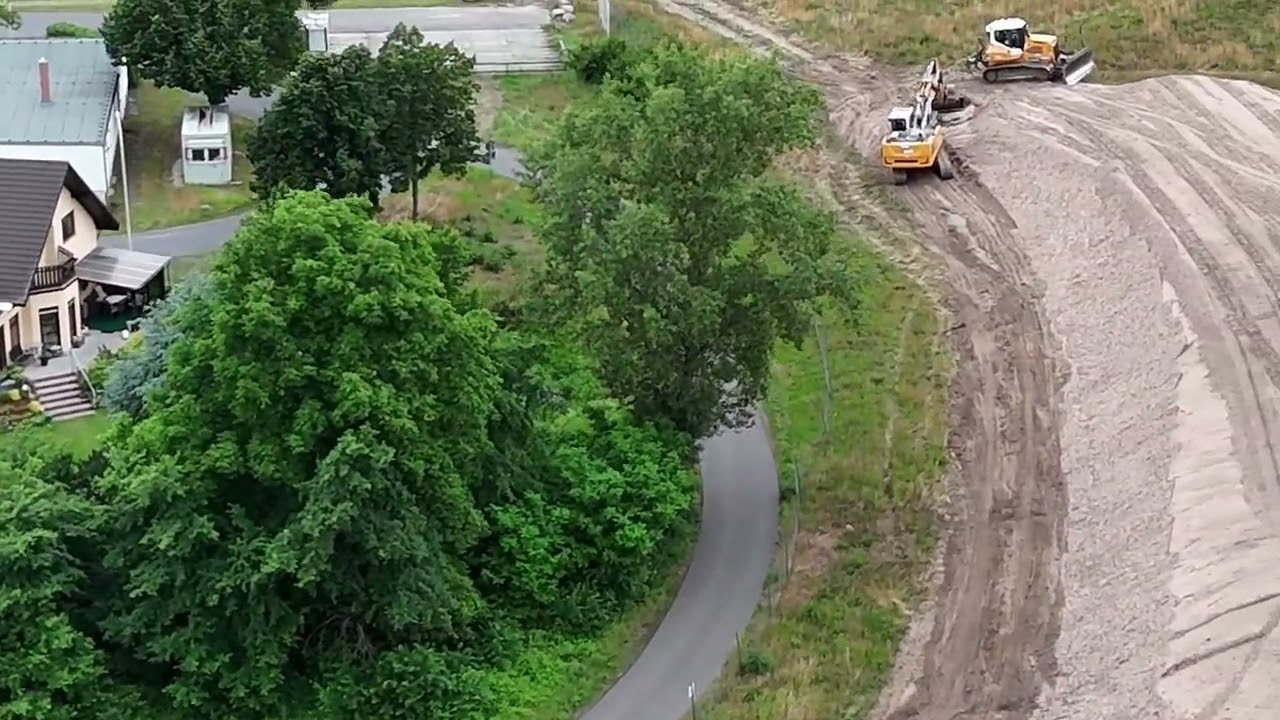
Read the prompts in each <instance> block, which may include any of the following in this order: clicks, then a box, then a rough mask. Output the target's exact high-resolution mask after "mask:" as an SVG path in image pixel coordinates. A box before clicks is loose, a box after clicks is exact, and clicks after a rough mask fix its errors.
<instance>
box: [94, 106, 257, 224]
mask: <svg viewBox="0 0 1280 720" xmlns="http://www.w3.org/2000/svg"><path fill="white" fill-rule="evenodd" d="M188 104H190V102H189V100H188V96H187V93H185V92H183V91H181V90H173V89H160V88H157V87H155V86H154V85H152V84H151V83H150V82H143V83H141V84H140V85H139V86H138V113H137V114H136V115H132V116H130V117H127V118H125V121H124V127H125V153H126V156H127V157H128V159H129V168H128V170H129V205H130V209H131V212H132V214H133V217H132V220H133V229H134V231H141V230H150V229H153V228H161V227H172V226H174V225H185V224H187V223H193V222H199V221H201V220H208V219H210V218H215V217H219V216H221V215H226V214H228V213H232V212H235V211H237V210H243V209H245V208H246V207H248V206H250V205H251V204H253V194H252V193H251V192H250V191H249V181H250V180H251V179H252V177H253V168H252V166H251V165H250V164H249V160H248V159H247V158H246V157H245V155H244V146H243V142H244V138H245V131H246V130H248V128H249V127H250V125H251V124H252V123H250V121H248V120H244V119H242V118H233V122H232V129H231V130H232V138H231V144H232V149H233V150H234V151H235V160H234V162H235V165H234V166H233V168H232V180H233V181H234V182H235V184H234V185H227V186H207V187H197V186H193V185H187V186H184V187H177V186H176V185H174V182H173V168H174V163H176V162H177V161H178V160H179V159H181V157H182V155H181V153H182V138H181V128H182V110H183V108H185V107H186V106H187V105H188ZM115 200H117V201H123V198H122V197H120V196H119V195H117V196H116V198H115ZM116 215H117V216H118V217H119V218H120V220H121V222H123V221H124V210H123V209H119V208H117V209H116Z"/></svg>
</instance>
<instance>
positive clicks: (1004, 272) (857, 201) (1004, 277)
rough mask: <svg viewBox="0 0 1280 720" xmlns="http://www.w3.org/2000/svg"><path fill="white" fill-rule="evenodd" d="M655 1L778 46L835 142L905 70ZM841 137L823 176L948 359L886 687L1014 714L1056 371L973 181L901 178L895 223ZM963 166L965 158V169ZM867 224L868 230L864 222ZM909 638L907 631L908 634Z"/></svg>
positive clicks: (1053, 546)
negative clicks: (927, 510) (809, 88)
mask: <svg viewBox="0 0 1280 720" xmlns="http://www.w3.org/2000/svg"><path fill="white" fill-rule="evenodd" d="M657 4H658V6H659V7H661V8H662V9H664V10H666V11H668V12H671V13H673V14H676V15H679V16H681V17H684V18H686V19H688V20H691V21H693V22H696V23H698V24H700V25H702V26H703V27H704V28H706V29H708V30H710V31H712V32H716V33H718V34H720V35H722V36H724V37H727V38H729V39H731V40H733V41H735V42H739V43H741V44H744V45H747V46H749V47H751V48H752V49H754V50H756V51H757V52H761V53H766V54H767V53H770V52H779V53H780V54H781V55H782V58H781V59H782V60H783V62H784V64H785V65H786V66H787V67H788V68H789V70H790V71H791V72H792V73H794V74H795V75H796V76H797V77H799V78H800V79H802V80H805V81H807V82H810V83H812V84H814V85H816V86H818V87H819V88H820V89H821V90H822V91H823V93H824V96H825V97H826V99H827V104H828V112H829V115H830V120H831V124H832V126H833V127H834V128H835V131H836V132H837V133H838V135H839V139H838V143H840V144H844V145H845V146H847V147H853V148H856V149H857V151H858V152H859V153H862V154H869V153H871V152H872V150H873V148H874V146H875V144H876V143H877V142H878V138H879V135H880V134H882V125H883V120H884V117H885V112H886V111H887V109H888V107H889V106H890V105H892V104H894V103H895V101H899V100H900V99H901V97H902V96H903V94H904V93H906V92H908V90H907V87H908V85H907V83H908V82H909V81H910V80H912V79H914V78H913V75H914V73H905V74H904V73H897V72H896V71H891V70H887V69H884V68H878V67H874V66H873V65H872V64H871V63H870V62H869V61H867V60H866V59H865V58H861V57H847V56H846V57H839V58H824V57H820V56H819V55H818V54H817V53H816V52H814V51H812V50H809V49H808V48H806V47H804V45H803V43H801V42H799V41H797V40H795V39H793V38H791V37H788V36H785V35H784V34H782V33H780V32H778V31H776V30H774V29H771V28H769V27H768V26H766V25H764V24H761V23H759V22H757V21H755V20H754V19H752V18H750V17H748V16H746V15H744V14H743V13H742V12H741V11H740V10H739V9H736V8H734V7H731V6H728V5H726V4H724V3H720V2H714V1H710V0H701V1H698V2H694V1H693V0H658V2H657ZM843 150H844V148H843V147H829V148H828V152H826V153H825V154H824V165H825V168H826V173H825V175H826V177H825V182H826V183H827V185H828V186H829V187H830V188H831V189H832V191H833V194H834V195H835V196H836V199H837V201H838V202H839V204H840V205H841V206H842V209H843V210H844V211H845V214H846V217H849V218H854V219H855V220H854V222H856V223H857V224H859V225H860V226H861V227H862V228H863V229H864V230H868V231H869V232H867V233H866V234H868V235H873V236H874V235H882V234H887V235H890V236H896V237H897V238H898V243H896V244H895V243H893V242H886V243H885V244H886V245H887V246H891V247H889V249H890V251H891V252H896V253H898V254H902V253H904V252H905V253H906V254H908V255H914V254H918V253H917V252H916V248H911V247H908V246H909V245H910V244H911V243H913V242H921V241H922V243H923V250H924V253H923V254H924V255H925V256H926V257H927V267H925V268H920V267H917V268H916V270H919V271H921V272H922V274H926V275H929V276H930V277H931V278H933V279H934V280H936V282H933V283H932V284H933V285H934V289H935V290H936V291H937V292H939V293H940V294H941V295H942V298H943V301H944V303H945V305H946V307H947V309H948V311H949V312H950V314H951V316H952V326H951V330H950V331H949V335H950V338H951V341H952V344H953V346H954V348H955V352H956V354H957V356H958V359H959V365H958V368H957V371H956V373H955V375H954V376H953V380H952V388H951V409H952V412H951V432H950V438H949V441H950V447H951V451H952V454H953V455H954V457H955V460H956V462H954V463H953V469H952V473H951V477H949V478H948V485H949V490H950V495H951V502H950V503H949V508H948V510H947V514H948V523H947V525H948V527H947V535H946V539H945V542H944V543H943V545H942V555H941V569H940V572H939V574H940V575H941V577H940V578H939V583H940V586H939V589H938V595H937V599H936V600H935V601H934V602H932V603H931V607H932V610H931V612H929V613H928V614H927V615H925V616H922V618H923V619H922V620H920V621H919V623H920V624H918V625H917V626H916V628H914V629H913V633H912V634H913V636H917V637H922V638H926V639H927V642H926V643H925V647H924V648H910V647H909V648H906V649H905V650H904V652H903V653H902V654H901V656H900V658H899V665H900V669H901V673H899V677H901V678H904V679H905V682H903V683H902V684H901V687H899V688H895V689H892V690H891V691H890V692H889V693H888V694H887V695H886V698H888V702H887V704H884V705H883V706H882V708H881V712H882V713H884V712H887V714H888V716H889V717H890V718H891V719H892V720H907V719H908V718H919V719H920V720H955V719H958V718H984V720H1015V719H1018V720H1022V719H1023V718H1027V717H1029V716H1030V713H1031V712H1032V710H1033V709H1034V706H1035V702H1036V698H1037V696H1038V695H1039V693H1040V690H1041V688H1042V687H1043V686H1044V684H1045V683H1047V682H1049V681H1050V679H1051V678H1052V677H1053V676H1054V674H1055V672H1056V662H1055V658H1054V644H1055V640H1056V638H1057V633H1058V611H1059V608H1060V606H1061V601H1062V591H1061V585H1060V582H1059V579H1058V571H1057V558H1058V556H1059V553H1060V551H1061V548H1062V545H1063V542H1064V526H1063V519H1062V518H1063V514H1064V512H1065V509H1066V504H1067V497H1066V488H1065V485H1064V483H1063V479H1062V472H1061V466H1060V461H1059V447H1058V443H1059V440H1058V419H1057V417H1058V406H1057V386H1058V383H1059V382H1060V380H1061V378H1060V375H1061V374H1062V373H1061V368H1060V367H1059V366H1058V364H1057V362H1056V361H1055V359H1054V354H1053V349H1054V348H1055V347H1056V345H1055V342H1054V340H1053V339H1052V337H1051V335H1050V332H1049V330H1048V327H1047V323H1046V321H1045V318H1044V315H1043V312H1042V310H1041V307H1040V304H1039V300H1038V293H1037V290H1036V287H1035V285H1036V280H1035V278H1034V275H1033V273H1032V272H1031V270H1030V266H1029V263H1028V262H1027V259H1026V257H1025V256H1024V255H1023V254H1022V252H1021V251H1020V250H1019V242H1018V238H1017V235H1018V233H1019V229H1018V227H1017V224H1016V223H1015V222H1014V221H1013V219H1012V218H1011V217H1010V216H1009V214H1008V213H1007V212H1005V211H1004V208H1002V207H1001V206H1000V204H999V202H997V201H996V200H995V198H994V197H993V196H991V194H990V193H989V192H987V191H986V189H985V188H984V187H983V186H982V185H981V183H980V182H978V180H977V179H976V178H975V177H972V176H966V175H965V174H964V173H963V172H962V173H961V177H960V178H958V179H957V180H955V181H952V182H949V183H942V182H936V181H935V182H930V181H929V180H928V179H925V180H924V181H923V182H920V183H917V184H914V185H913V186H912V187H910V188H908V189H907V190H906V191H905V192H903V193H902V194H901V197H902V199H903V200H905V202H906V203H907V205H908V206H909V208H910V210H911V214H912V216H913V219H914V222H913V224H914V225H917V226H918V229H919V231H917V230H916V228H912V229H909V230H908V229H904V228H903V227H902V222H901V221H900V220H899V219H897V218H895V217H892V216H891V214H890V213H887V212H886V211H884V210H883V209H881V208H879V207H877V203H876V202H875V201H874V199H873V198H872V197H871V196H870V194H869V193H868V192H867V190H866V189H865V183H864V182H863V181H862V180H861V176H862V173H863V167H860V166H859V165H860V164H853V163H850V162H848V161H847V160H846V159H844V152H843ZM962 170H963V168H962ZM868 225H872V227H868ZM908 644H910V643H908Z"/></svg>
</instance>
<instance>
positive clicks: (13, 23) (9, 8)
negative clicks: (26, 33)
mask: <svg viewBox="0 0 1280 720" xmlns="http://www.w3.org/2000/svg"><path fill="white" fill-rule="evenodd" d="M20 27H22V14H21V13H19V12H18V10H17V8H15V7H14V6H13V3H11V2H9V0H4V3H3V4H0V28H8V29H10V30H17V29H18V28H20Z"/></svg>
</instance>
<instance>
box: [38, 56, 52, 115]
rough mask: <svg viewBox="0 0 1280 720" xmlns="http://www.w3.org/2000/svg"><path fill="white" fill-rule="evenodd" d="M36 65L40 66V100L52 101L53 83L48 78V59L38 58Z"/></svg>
mask: <svg viewBox="0 0 1280 720" xmlns="http://www.w3.org/2000/svg"><path fill="white" fill-rule="evenodd" d="M38 65H39V67H40V102H41V103H43V104H48V103H51V102H53V83H52V82H51V81H50V80H49V61H48V60H46V59H44V58H40V62H39V63H38Z"/></svg>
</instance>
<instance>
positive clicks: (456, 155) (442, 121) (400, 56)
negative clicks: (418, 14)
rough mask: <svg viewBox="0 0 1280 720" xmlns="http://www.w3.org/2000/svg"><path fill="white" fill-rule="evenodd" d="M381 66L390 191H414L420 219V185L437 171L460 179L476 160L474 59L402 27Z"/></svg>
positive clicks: (389, 43)
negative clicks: (425, 39) (426, 41)
mask: <svg viewBox="0 0 1280 720" xmlns="http://www.w3.org/2000/svg"><path fill="white" fill-rule="evenodd" d="M377 65H378V76H379V92H380V94H381V95H382V96H383V97H384V98H385V99H386V101H387V106H386V110H387V114H386V116H385V117H384V118H383V130H382V139H383V140H382V141H383V145H384V146H385V147H386V150H387V170H388V174H389V176H390V180H391V189H392V190H395V191H397V192H403V191H405V190H409V191H410V192H411V194H412V196H413V218H414V219H415V220H416V219H417V217H418V180H419V179H421V178H424V177H426V176H427V175H429V174H431V172H432V171H433V170H437V169H438V170H440V171H441V172H443V173H444V174H446V175H455V176H456V175H461V174H462V173H464V172H466V170H467V165H468V164H470V163H471V162H473V161H475V160H476V159H477V151H478V150H479V148H480V138H479V136H478V135H477V134H476V113H475V98H476V92H477V91H478V90H479V89H480V86H479V85H478V84H477V83H476V81H475V77H474V75H473V70H474V69H475V60H474V59H472V58H471V57H470V56H469V55H467V54H466V53H464V52H462V51H461V50H459V49H458V48H456V47H454V46H453V45H452V44H450V45H436V44H432V43H424V42H423V41H422V33H421V32H420V31H419V30H418V28H416V27H412V26H406V25H405V24H404V23H400V24H398V25H396V27H395V29H394V30H392V31H391V34H390V35H388V36H387V41H386V43H385V44H384V45H383V46H382V50H381V51H380V52H379V53H378V61H377Z"/></svg>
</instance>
